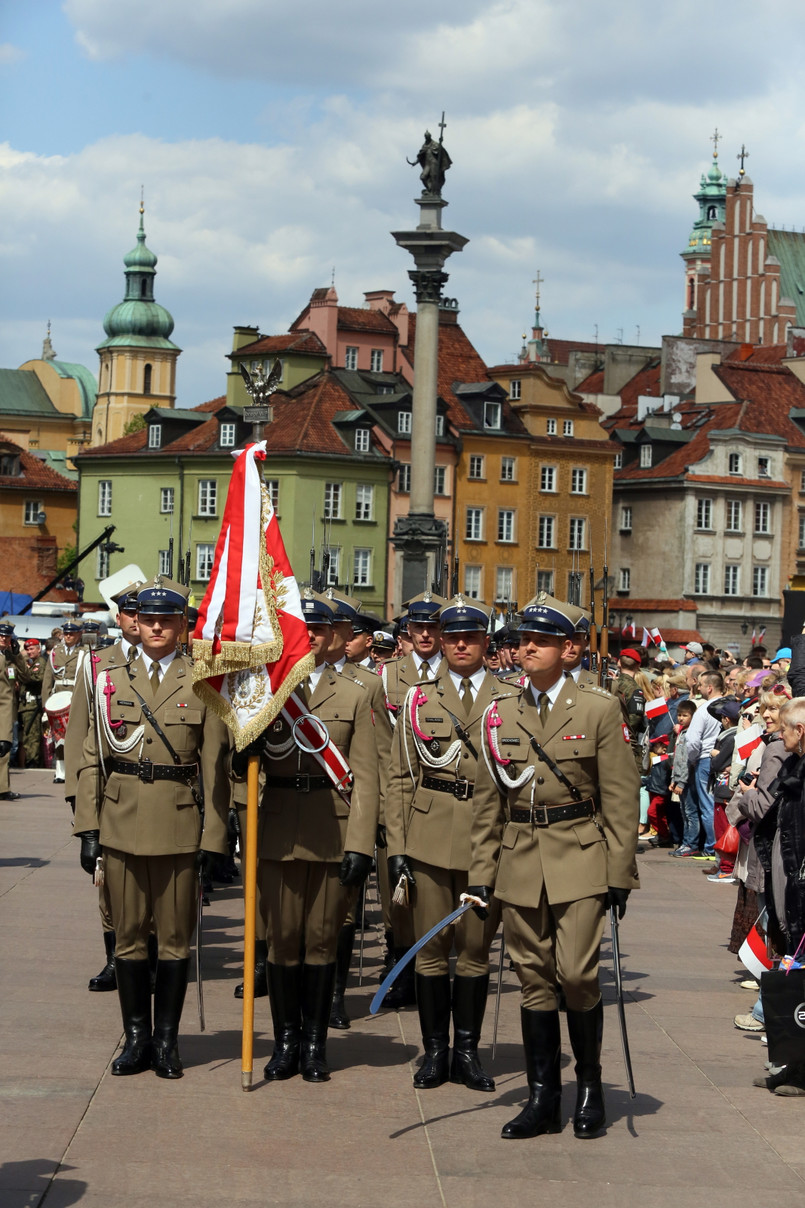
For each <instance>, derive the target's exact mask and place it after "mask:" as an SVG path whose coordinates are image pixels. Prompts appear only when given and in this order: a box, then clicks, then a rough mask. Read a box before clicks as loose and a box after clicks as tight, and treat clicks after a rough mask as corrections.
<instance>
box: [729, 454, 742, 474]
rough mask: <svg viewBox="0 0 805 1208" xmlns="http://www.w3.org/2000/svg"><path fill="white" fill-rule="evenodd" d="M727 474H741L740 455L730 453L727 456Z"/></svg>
mask: <svg viewBox="0 0 805 1208" xmlns="http://www.w3.org/2000/svg"><path fill="white" fill-rule="evenodd" d="M729 472H730V474H740V473H741V455H740V453H730V455H729Z"/></svg>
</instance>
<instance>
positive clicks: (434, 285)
mask: <svg viewBox="0 0 805 1208" xmlns="http://www.w3.org/2000/svg"><path fill="white" fill-rule="evenodd" d="M408 276H409V277H410V278H411V281H412V282H413V285H414V292H415V294H416V301H417V306H421V305H422V303H423V302H436V303H439V302H441V300H442V286H444V285H446V283H447V280H448V277H449V274H448V273H442V272H439V270H438V269H409V270H408Z"/></svg>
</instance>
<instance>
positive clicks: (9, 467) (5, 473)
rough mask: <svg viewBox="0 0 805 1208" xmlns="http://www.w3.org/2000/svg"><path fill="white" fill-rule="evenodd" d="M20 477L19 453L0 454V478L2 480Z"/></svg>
mask: <svg viewBox="0 0 805 1208" xmlns="http://www.w3.org/2000/svg"><path fill="white" fill-rule="evenodd" d="M19 476H20V455H19V453H0V477H2V478H19Z"/></svg>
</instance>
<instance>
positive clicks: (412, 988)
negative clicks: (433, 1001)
mask: <svg viewBox="0 0 805 1208" xmlns="http://www.w3.org/2000/svg"><path fill="white" fill-rule="evenodd" d="M407 951H408V949H407V948H395V949H394V964H395V965H396V964H397V962H398V961H399V960H400V959H401V958H402V957H403V956H405V954H406V952H407ZM415 965H416V962H415V961H413V960H410V961H409V962H408V964H407V965H406V966H405V968H404V969H403V971H402V973H401V974H400V975H399V976H398V977H397V978H396V979H395V981H394V983H393V984H392V985H391V987H390V988H389V989H388V990H387V991H386V997H385V998H384V999H383V1006H384V1007H388V1008H389V1010H390V1011H396V1010H399V1008H400V1007H415V1006H416V984H415V981H414V969H415ZM392 967H393V966H392Z"/></svg>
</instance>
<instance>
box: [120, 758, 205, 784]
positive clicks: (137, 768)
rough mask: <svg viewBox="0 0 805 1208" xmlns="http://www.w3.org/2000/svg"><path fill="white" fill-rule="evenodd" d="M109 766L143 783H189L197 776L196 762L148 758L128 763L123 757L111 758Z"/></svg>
mask: <svg viewBox="0 0 805 1208" xmlns="http://www.w3.org/2000/svg"><path fill="white" fill-rule="evenodd" d="M110 767H111V769H112V771H113V772H117V774H118V776H136V777H137V778H138V779H139V780H141V781H142V782H143V784H151V783H152V781H154V780H179V781H181V782H182V783H184V784H189V783H190V781H191V780H195V779H196V777H197V776H198V764H197V763H151V760H150V759H141V760H140V762H139V763H128V762H127V761H126V760H124V759H113V760H111V762H110Z"/></svg>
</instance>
